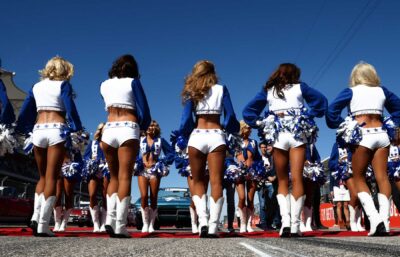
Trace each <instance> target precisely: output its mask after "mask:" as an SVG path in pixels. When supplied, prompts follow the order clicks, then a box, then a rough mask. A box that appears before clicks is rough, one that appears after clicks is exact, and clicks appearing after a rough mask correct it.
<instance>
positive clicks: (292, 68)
mask: <svg viewBox="0 0 400 257" xmlns="http://www.w3.org/2000/svg"><path fill="white" fill-rule="evenodd" d="M300 74H301V71H300V68H299V67H297V66H296V65H295V64H293V63H282V64H281V65H279V67H278V69H276V70H275V71H274V72H273V73H272V75H271V76H270V77H269V79H268V81H267V82H266V83H265V86H264V90H265V91H267V90H268V89H270V88H274V90H275V92H276V94H277V95H278V97H279V98H281V99H284V98H285V94H284V93H283V91H282V90H283V89H284V88H285V86H286V85H288V84H289V85H290V84H297V83H299V82H300Z"/></svg>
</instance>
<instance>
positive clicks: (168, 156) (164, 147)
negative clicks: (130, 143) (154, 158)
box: [140, 137, 175, 165]
mask: <svg viewBox="0 0 400 257" xmlns="http://www.w3.org/2000/svg"><path fill="white" fill-rule="evenodd" d="M156 141H157V138H155V139H154V142H153V144H152V145H151V146H149V144H148V143H147V139H146V137H143V138H142V139H141V144H145V145H146V147H145V150H144V151H143V148H142V147H141V151H140V154H141V155H142V156H143V155H145V154H149V153H150V154H153V153H155V152H156V148H155V142H156ZM160 141H161V149H160V150H161V151H162V152H163V154H164V160H165V161H166V164H168V165H171V164H172V163H173V162H174V159H175V152H174V150H173V149H172V146H171V145H170V144H169V143H168V142H167V141H166V140H165V139H164V138H162V137H161V138H160ZM157 155H159V153H158V154H157Z"/></svg>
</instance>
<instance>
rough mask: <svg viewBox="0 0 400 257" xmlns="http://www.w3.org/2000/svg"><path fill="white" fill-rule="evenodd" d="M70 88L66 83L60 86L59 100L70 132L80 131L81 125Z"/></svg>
mask: <svg viewBox="0 0 400 257" xmlns="http://www.w3.org/2000/svg"><path fill="white" fill-rule="evenodd" d="M72 95H73V91H72V86H71V84H70V83H69V82H68V81H65V82H64V83H63V84H62V85H61V99H62V101H63V103H64V107H65V111H66V113H67V122H68V125H69V127H70V129H71V130H72V131H74V132H75V131H79V130H82V123H81V119H80V117H79V114H78V111H77V109H76V106H75V102H74V99H73V96H72Z"/></svg>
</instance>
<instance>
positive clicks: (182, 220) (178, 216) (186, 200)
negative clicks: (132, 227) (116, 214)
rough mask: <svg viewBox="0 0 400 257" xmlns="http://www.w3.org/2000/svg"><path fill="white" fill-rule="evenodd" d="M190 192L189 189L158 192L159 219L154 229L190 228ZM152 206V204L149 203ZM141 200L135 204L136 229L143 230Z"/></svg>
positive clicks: (161, 190)
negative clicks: (167, 227) (166, 227)
mask: <svg viewBox="0 0 400 257" xmlns="http://www.w3.org/2000/svg"><path fill="white" fill-rule="evenodd" d="M190 200H191V197H190V192H189V189H188V188H177V187H170V188H160V191H159V192H158V206H157V208H158V217H157V218H156V221H155V223H154V228H155V229H159V228H160V226H175V227H176V228H183V227H190V226H191V222H190V211H189V206H190ZM149 205H150V202H149ZM140 208H141V200H140V197H139V199H138V200H137V201H136V202H135V203H134V210H133V211H134V212H135V217H136V228H137V229H139V230H140V229H142V227H143V221H142V214H141V212H140Z"/></svg>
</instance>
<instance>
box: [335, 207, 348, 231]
mask: <svg viewBox="0 0 400 257" xmlns="http://www.w3.org/2000/svg"><path fill="white" fill-rule="evenodd" d="M342 207H343V202H336V215H337V217H338V223H339V225H340V226H342V225H343V215H342ZM346 221H347V220H346Z"/></svg>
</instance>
